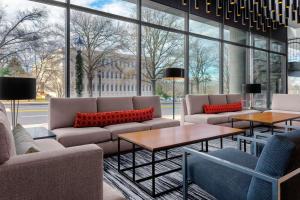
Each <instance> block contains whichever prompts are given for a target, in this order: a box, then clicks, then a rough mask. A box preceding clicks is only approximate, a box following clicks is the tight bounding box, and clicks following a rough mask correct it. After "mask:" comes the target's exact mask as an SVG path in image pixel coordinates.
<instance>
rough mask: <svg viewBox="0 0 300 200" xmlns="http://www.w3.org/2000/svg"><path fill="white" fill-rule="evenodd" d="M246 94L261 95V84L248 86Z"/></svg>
mask: <svg viewBox="0 0 300 200" xmlns="http://www.w3.org/2000/svg"><path fill="white" fill-rule="evenodd" d="M245 92H246V93H252V94H257V93H261V84H246V85H245Z"/></svg>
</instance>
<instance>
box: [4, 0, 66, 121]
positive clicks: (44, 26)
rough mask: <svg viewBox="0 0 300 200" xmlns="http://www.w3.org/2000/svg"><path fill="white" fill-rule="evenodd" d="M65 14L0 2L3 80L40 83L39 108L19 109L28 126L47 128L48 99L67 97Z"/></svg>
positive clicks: (51, 8) (7, 0)
mask: <svg viewBox="0 0 300 200" xmlns="http://www.w3.org/2000/svg"><path fill="white" fill-rule="evenodd" d="M20 5H22V6H20ZM64 14H65V10H64V9H63V8H59V7H54V6H49V5H44V4H39V3H35V2H31V1H24V0H1V2H0V19H1V20H0V41H1V42H0V76H13V77H34V78H36V80H37V87H36V88H37V101H38V102H39V104H35V105H31V104H28V103H27V102H26V104H25V102H23V101H22V102H21V105H20V108H19V111H20V115H19V122H20V123H21V124H23V125H25V126H28V125H32V124H35V125H37V126H38V125H45V124H46V123H47V119H48V116H47V113H48V112H47V111H48V109H47V107H48V106H47V103H48V99H49V97H64V95H65V94H64V88H65V81H64V69H65V66H64V63H65V62H64V61H65V57H64V47H65V42H64V40H65V39H64V38H65V37H64V35H65V33H64V29H65V28H64V25H65V24H64V19H65V16H64ZM52 16H56V18H53V17H52ZM4 103H6V102H4ZM6 107H9V105H8V104H7V106H6ZM8 114H10V112H8Z"/></svg>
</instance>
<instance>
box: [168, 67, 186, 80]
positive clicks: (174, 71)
mask: <svg viewBox="0 0 300 200" xmlns="http://www.w3.org/2000/svg"><path fill="white" fill-rule="evenodd" d="M164 78H165V79H182V78H184V69H183V68H167V69H166V70H165V74H164Z"/></svg>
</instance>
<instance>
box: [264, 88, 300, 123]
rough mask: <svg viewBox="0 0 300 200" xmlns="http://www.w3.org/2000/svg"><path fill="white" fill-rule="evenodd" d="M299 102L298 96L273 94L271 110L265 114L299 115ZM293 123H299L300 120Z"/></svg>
mask: <svg viewBox="0 0 300 200" xmlns="http://www.w3.org/2000/svg"><path fill="white" fill-rule="evenodd" d="M299 102H300V95H299V94H273V97H272V105H271V110H267V111H265V112H276V113H290V114H300V103H299ZM293 121H295V122H296V123H297V122H300V118H299V119H295V120H293ZM277 125H279V124H277ZM299 125H300V123H299ZM283 126H284V125H283Z"/></svg>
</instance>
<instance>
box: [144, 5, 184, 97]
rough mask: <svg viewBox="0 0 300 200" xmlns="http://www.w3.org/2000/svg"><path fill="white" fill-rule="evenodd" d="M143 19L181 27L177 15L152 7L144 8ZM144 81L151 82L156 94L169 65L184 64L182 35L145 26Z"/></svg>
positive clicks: (167, 25) (158, 23)
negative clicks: (158, 84) (182, 60)
mask: <svg viewBox="0 0 300 200" xmlns="http://www.w3.org/2000/svg"><path fill="white" fill-rule="evenodd" d="M142 16H143V19H142V20H143V21H146V22H151V23H154V24H157V25H162V26H166V27H173V28H174V27H175V28H176V27H179V25H178V23H177V17H176V16H170V15H169V14H167V13H164V12H157V11H154V10H151V9H145V10H143V14H142ZM142 33H143V35H142V56H143V57H142V58H143V61H142V63H143V70H142V76H143V81H145V82H147V83H150V84H151V86H152V92H153V94H154V95H155V94H156V83H157V81H158V80H160V79H162V77H163V76H162V75H163V72H164V69H165V68H167V67H174V66H182V63H180V61H181V59H182V58H183V53H182V48H183V39H181V38H180V35H177V34H175V33H172V32H170V31H165V30H161V29H155V28H152V27H148V26H144V27H143V30H142Z"/></svg>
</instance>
